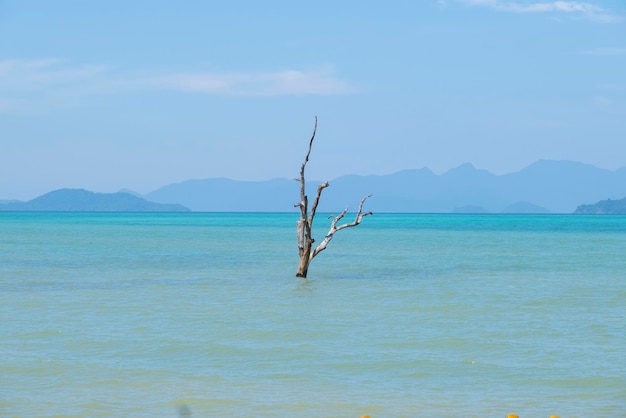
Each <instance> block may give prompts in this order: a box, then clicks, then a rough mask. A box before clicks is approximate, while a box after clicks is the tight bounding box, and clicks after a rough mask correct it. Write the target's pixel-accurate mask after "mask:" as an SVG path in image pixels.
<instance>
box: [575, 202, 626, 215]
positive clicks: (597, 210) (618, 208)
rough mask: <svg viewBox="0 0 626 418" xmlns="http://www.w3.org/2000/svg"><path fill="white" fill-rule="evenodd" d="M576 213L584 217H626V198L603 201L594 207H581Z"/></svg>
mask: <svg viewBox="0 0 626 418" xmlns="http://www.w3.org/2000/svg"><path fill="white" fill-rule="evenodd" d="M574 213H579V214H584V215H626V198H624V199H620V200H611V199H608V200H601V201H599V202H598V203H595V204H593V205H580V206H578V207H577V208H576V211H575V212H574Z"/></svg>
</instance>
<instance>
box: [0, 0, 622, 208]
mask: <svg viewBox="0 0 626 418" xmlns="http://www.w3.org/2000/svg"><path fill="white" fill-rule="evenodd" d="M315 116H317V117H318V130H317V135H316V139H315V144H314V148H313V152H312V155H311V160H310V163H309V165H308V166H307V179H311V180H320V181H323V180H332V179H334V178H337V177H339V176H341V175H344V174H360V175H369V174H389V173H393V172H397V171H400V170H404V169H413V168H422V167H428V168H430V169H431V170H433V171H434V172H435V173H442V172H445V171H447V170H449V169H452V168H454V167H456V166H459V165H461V164H463V163H467V162H469V163H472V164H474V166H476V167H477V168H480V169H486V170H489V171H491V172H493V173H495V174H503V173H509V172H515V171H518V170H521V169H523V168H524V167H526V166H528V165H529V164H531V163H533V162H534V161H536V160H538V159H557V160H572V161H581V162H584V163H589V164H593V165H596V166H598V167H601V168H606V169H611V170H614V169H618V168H621V167H624V166H626V2H625V1H623V0H588V1H549V0H530V1H525V0H419V1H416V0H396V1H389V2H381V1H367V0H364V1H350V0H346V1H341V2H339V1H327V0H318V1H315V2H295V1H293V0H289V1H273V0H265V1H262V2H260V1H256V0H249V1H246V0H230V1H228V2H217V1H193V0H187V1H184V2H183V1H160V0H151V1H128V0H124V1H118V0H106V1H104V0H102V1H101V0H94V1H82V0H55V1H47V0H40V1H35V0H0V199H19V200H28V199H32V198H34V197H36V196H37V195H40V194H43V193H46V192H48V191H51V190H54V189H58V188H63V187H70V188H85V189H88V190H92V191H97V192H115V191H118V190H120V189H123V188H126V189H131V190H134V191H136V192H139V193H148V192H150V191H153V190H155V189H157V188H159V187H161V186H163V185H166V184H170V183H175V182H180V181H184V180H187V179H204V178H213V177H226V178H231V179H236V180H254V181H257V180H258V181H262V180H268V179H272V178H295V177H297V175H298V172H299V169H300V164H301V163H302V160H303V158H304V155H305V153H306V148H307V146H308V140H309V139H310V136H311V132H312V129H313V122H314V118H315Z"/></svg>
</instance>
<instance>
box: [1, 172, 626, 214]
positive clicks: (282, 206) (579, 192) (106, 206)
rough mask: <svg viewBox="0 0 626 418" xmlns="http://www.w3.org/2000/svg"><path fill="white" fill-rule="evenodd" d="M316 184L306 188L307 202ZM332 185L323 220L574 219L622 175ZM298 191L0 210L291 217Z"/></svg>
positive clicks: (126, 197)
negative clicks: (388, 216)
mask: <svg viewBox="0 0 626 418" xmlns="http://www.w3.org/2000/svg"><path fill="white" fill-rule="evenodd" d="M324 181H325V180H324ZM319 183H321V181H310V182H307V191H308V194H309V199H310V200H312V199H313V197H314V195H315V192H316V189H317V186H318V184H319ZM329 183H330V187H328V188H326V189H325V190H324V192H323V195H322V199H321V201H320V205H319V208H318V210H319V211H320V212H331V213H332V212H338V211H341V210H343V209H344V208H345V207H346V206H350V208H351V209H353V210H354V209H356V208H357V207H358V204H359V201H360V200H361V199H362V198H363V197H364V196H366V195H369V194H372V195H373V196H372V198H371V199H369V200H368V201H367V203H366V209H367V210H371V211H374V212H423V213H452V212H456V213H573V212H574V211H576V210H577V208H578V207H579V206H581V205H583V204H592V203H595V202H598V201H600V200H607V199H612V200H616V199H621V198H623V197H624V196H626V167H625V168H621V169H618V170H606V169H602V168H598V167H595V166H593V165H589V164H583V163H579V162H573V161H556V160H539V161H537V162H535V163H533V164H531V165H529V166H528V167H526V168H524V169H523V170H520V171H518V172H514V173H510V174H502V175H496V174H493V173H490V172H489V171H486V170H479V169H476V168H475V167H474V166H473V165H471V164H463V165H461V166H459V167H456V168H454V169H452V170H449V171H447V172H445V173H443V174H440V175H438V174H435V173H433V172H432V171H431V170H429V169H428V168H422V169H412V170H403V171H399V172H396V173H393V174H387V175H368V176H359V175H347V176H342V177H339V178H336V179H334V180H331V181H330V182H329ZM299 187H300V185H299V183H298V182H297V181H294V180H289V179H272V180H267V181H236V180H229V179H225V178H211V179H204V180H187V181H183V182H180V183H173V184H168V185H165V186H163V187H161V188H159V189H157V190H154V191H153V192H150V193H148V194H145V195H143V196H142V195H138V194H136V193H133V192H131V191H129V190H127V189H124V190H123V192H120V193H93V192H89V191H87V190H82V189H61V190H56V191H53V192H50V193H47V194H45V195H43V196H39V197H37V198H35V199H33V200H31V201H28V202H18V201H0V210H22V211H41V210H46V211H77V210H78V211H143V212H153V211H158V212H170V211H189V210H191V211H196V212H289V211H295V210H296V209H295V208H294V203H296V202H297V200H299V193H300V190H299ZM589 210H590V209H589ZM598 210H599V209H598Z"/></svg>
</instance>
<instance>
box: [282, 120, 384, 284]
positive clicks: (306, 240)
mask: <svg viewBox="0 0 626 418" xmlns="http://www.w3.org/2000/svg"><path fill="white" fill-rule="evenodd" d="M316 131H317V116H316V117H315V126H314V128H313V135H312V136H311V140H310V141H309V150H308V152H307V154H306V157H305V158H304V162H303V163H302V166H301V167H300V177H299V178H297V179H296V180H297V181H298V182H300V201H299V202H298V203H296V204H295V205H294V206H295V207H299V208H300V219H299V220H298V222H297V223H296V229H297V233H298V255H299V257H300V264H299V265H298V271H297V273H296V277H307V274H308V271H309V264H310V263H311V261H312V260H313V258H314V257H315V256H316V255H318V254H319V253H320V252H322V251H324V250H325V249H326V246H327V245H328V243H329V242H330V240H331V239H332V238H333V235H334V233H335V232H337V231H339V230H341V229H344V228H350V227H353V226H357V225H359V224H360V223H361V220H362V219H363V218H364V217H365V216H368V215H372V212H367V213H362V210H363V203H364V202H365V200H366V199H367V198H369V197H370V196H371V195H369V196H365V197H364V198H363V199H361V203H360V204H359V210H358V211H357V214H356V217H355V218H354V221H353V222H351V223H347V224H343V225H339V226H337V223H338V222H339V221H340V220H341V219H342V218H343V217H344V216H345V214H346V213H347V212H348V208H345V209H344V210H343V212H341V213H340V214H339V215H338V216H335V217H334V218H333V221H332V223H331V225H330V229H329V231H328V233H327V234H326V236H325V237H324V240H323V241H322V242H321V243H320V244H319V245H318V246H317V247H316V248H315V249H313V243H314V242H315V240H314V239H313V237H312V229H313V220H314V219H315V213H316V211H317V206H318V204H319V201H320V198H321V196H322V191H323V190H324V189H325V188H326V187H328V182H325V183H322V184H320V185H319V186H318V187H317V194H316V195H315V199H314V200H313V205H312V207H311V211H310V213H309V209H308V206H309V198H308V196H307V195H306V193H305V179H304V169H305V168H306V164H307V163H308V162H309V156H310V155H311V148H312V147H313V140H314V139H315V132H316Z"/></svg>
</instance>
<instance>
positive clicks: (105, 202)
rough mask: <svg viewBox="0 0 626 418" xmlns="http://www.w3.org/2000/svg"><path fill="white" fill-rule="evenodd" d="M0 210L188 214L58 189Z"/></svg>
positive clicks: (173, 207) (118, 196)
mask: <svg viewBox="0 0 626 418" xmlns="http://www.w3.org/2000/svg"><path fill="white" fill-rule="evenodd" d="M0 211H22V212H41V211H47V212H189V209H188V208H186V207H184V206H182V205H178V204H163V203H154V202H149V201H147V200H145V199H143V198H141V197H138V196H133V195H131V194H128V193H94V192H90V191H88V190H84V189H59V190H55V191H52V192H50V193H46V194H44V195H41V196H39V197H36V198H35V199H32V200H29V201H28V202H19V201H0Z"/></svg>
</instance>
